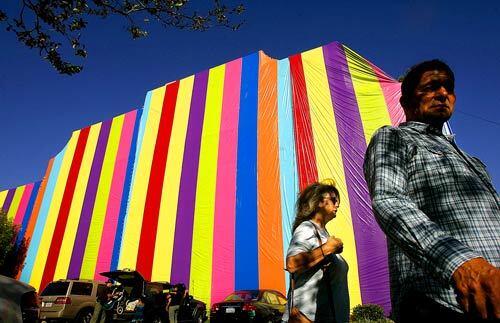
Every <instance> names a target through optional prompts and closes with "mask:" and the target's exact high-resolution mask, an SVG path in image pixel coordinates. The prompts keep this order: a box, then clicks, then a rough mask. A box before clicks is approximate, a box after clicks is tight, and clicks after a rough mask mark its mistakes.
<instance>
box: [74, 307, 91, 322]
mask: <svg viewBox="0 0 500 323" xmlns="http://www.w3.org/2000/svg"><path fill="white" fill-rule="evenodd" d="M92 314H94V311H93V310H92V309H91V308H85V309H83V310H81V311H80V313H78V315H77V316H76V320H75V321H76V322H78V323H90V320H91V319H92Z"/></svg>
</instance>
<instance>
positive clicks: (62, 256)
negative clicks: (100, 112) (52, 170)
mask: <svg viewBox="0 0 500 323" xmlns="http://www.w3.org/2000/svg"><path fill="white" fill-rule="evenodd" d="M101 125H102V123H97V124H94V125H92V126H91V127H90V131H89V135H88V138H87V144H86V145H85V151H84V153H83V158H82V162H81V166H80V171H79V172H78V179H77V181H76V185H75V192H74V194H73V199H72V202H71V207H70V209H69V215H68V220H67V223H66V228H65V230H64V235H63V239H62V242H61V250H60V251H59V257H58V258H57V264H56V268H55V271H54V279H61V278H66V277H67V275H68V268H69V263H70V260H71V254H72V252H73V246H74V243H75V237H76V231H77V230H78V223H79V222H80V215H81V213H82V206H83V200H84V198H85V192H86V191H87V184H88V182H89V176H90V169H91V167H92V161H93V160H94V155H95V150H96V149H95V148H96V146H97V138H98V137H99V133H100V132H101Z"/></svg>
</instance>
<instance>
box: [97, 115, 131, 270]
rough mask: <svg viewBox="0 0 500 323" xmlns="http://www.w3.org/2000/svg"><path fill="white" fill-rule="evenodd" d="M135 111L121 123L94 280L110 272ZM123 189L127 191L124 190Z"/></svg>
mask: <svg viewBox="0 0 500 323" xmlns="http://www.w3.org/2000/svg"><path fill="white" fill-rule="evenodd" d="M136 116H137V110H134V111H131V112H129V113H127V114H126V115H125V120H124V121H123V127H122V134H121V138H120V143H119V145H118V152H117V155H116V161H115V169H114V172H113V180H112V182H111V188H110V191H109V200H108V207H107V210H106V218H105V220H104V227H103V231H102V238H101V245H100V247H99V255H98V257H97V264H96V270H95V274H94V279H97V280H104V279H106V278H105V277H103V276H101V275H99V273H101V272H104V271H109V270H110V264H111V257H112V255H113V243H114V241H115V233H116V226H117V223H118V216H119V213H120V204H121V199H122V194H123V190H124V187H123V183H124V181H125V177H126V176H125V172H126V170H127V163H128V155H129V151H130V145H131V142H132V135H133V134H134V125H135V118H136ZM125 189H128V187H127V188H125Z"/></svg>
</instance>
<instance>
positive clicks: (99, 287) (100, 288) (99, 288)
mask: <svg viewBox="0 0 500 323" xmlns="http://www.w3.org/2000/svg"><path fill="white" fill-rule="evenodd" d="M105 288H106V285H101V284H99V285H97V294H96V295H101V294H102V292H103V290H104V289H105Z"/></svg>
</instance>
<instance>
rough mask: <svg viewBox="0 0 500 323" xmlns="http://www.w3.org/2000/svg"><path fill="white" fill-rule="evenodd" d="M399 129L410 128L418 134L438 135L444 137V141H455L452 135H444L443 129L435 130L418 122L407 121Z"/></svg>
mask: <svg viewBox="0 0 500 323" xmlns="http://www.w3.org/2000/svg"><path fill="white" fill-rule="evenodd" d="M399 126H400V127H405V128H411V129H413V130H416V131H418V132H420V133H425V134H433V135H438V136H444V137H445V138H446V139H448V140H449V141H453V140H454V139H455V135H454V134H450V135H447V134H444V133H443V129H442V128H441V129H439V128H436V127H434V126H432V125H430V124H428V123H423V122H419V121H407V122H403V123H400V124H399Z"/></svg>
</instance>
